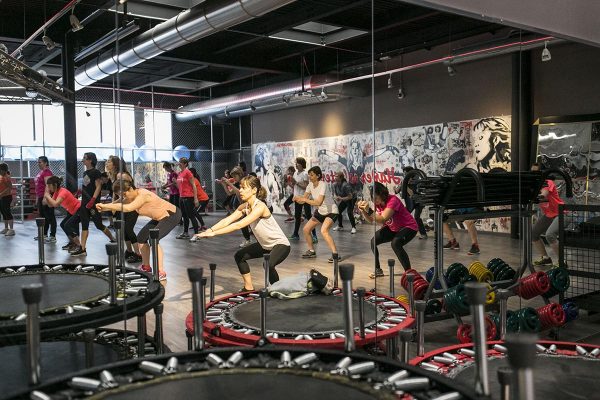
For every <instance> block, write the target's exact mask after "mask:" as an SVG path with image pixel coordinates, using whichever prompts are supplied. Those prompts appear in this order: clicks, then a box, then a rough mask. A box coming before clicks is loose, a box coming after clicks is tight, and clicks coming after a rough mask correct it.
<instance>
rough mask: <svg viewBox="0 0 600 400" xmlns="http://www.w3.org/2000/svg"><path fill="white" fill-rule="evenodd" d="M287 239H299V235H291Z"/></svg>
mask: <svg viewBox="0 0 600 400" xmlns="http://www.w3.org/2000/svg"><path fill="white" fill-rule="evenodd" d="M288 239H291V240H300V236H298V235H292V236H290V237H289V238H288Z"/></svg>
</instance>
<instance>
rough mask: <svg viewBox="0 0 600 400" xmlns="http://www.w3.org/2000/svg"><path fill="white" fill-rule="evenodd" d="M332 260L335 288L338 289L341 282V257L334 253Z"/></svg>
mask: <svg viewBox="0 0 600 400" xmlns="http://www.w3.org/2000/svg"><path fill="white" fill-rule="evenodd" d="M331 258H333V287H334V288H337V287H339V286H338V284H339V280H338V275H339V272H340V270H339V265H338V264H339V255H338V253H332V254H331Z"/></svg>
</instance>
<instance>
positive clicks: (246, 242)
mask: <svg viewBox="0 0 600 400" xmlns="http://www.w3.org/2000/svg"><path fill="white" fill-rule="evenodd" d="M251 244H252V241H251V240H244V241H243V242H242V243H240V248H242V247H246V246H248V245H251Z"/></svg>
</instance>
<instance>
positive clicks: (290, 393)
mask: <svg viewBox="0 0 600 400" xmlns="http://www.w3.org/2000/svg"><path fill="white" fill-rule="evenodd" d="M309 374H310V372H307V373H304V374H294V373H290V372H285V370H280V371H278V370H269V369H261V370H254V371H252V370H247V371H246V372H235V371H231V372H229V371H227V372H225V371H223V372H220V373H219V374H208V375H201V376H198V375H195V376H190V375H188V376H181V375H180V376H178V377H164V378H161V379H155V380H152V381H148V382H142V383H137V384H132V385H128V387H127V388H124V389H121V390H119V389H115V390H110V391H107V392H100V393H98V394H97V395H96V396H93V397H91V398H92V399H111V400H120V399H127V400H148V399H177V400H187V399H189V400H192V399H222V400H225V399H232V400H237V399H243V400H265V399H284V400H307V399H323V398H327V399H328V400H334V399H340V400H349V399H352V400H367V399H378V398H385V397H384V395H383V394H381V395H374V390H371V389H370V387H369V388H366V387H365V386H364V384H362V385H360V384H354V383H350V384H353V385H356V386H350V385H347V384H342V383H340V382H339V381H337V379H323V378H315V377H312V376H310V375H309ZM346 382H348V381H347V380H346ZM359 386H361V387H362V388H365V390H366V391H363V390H360V389H359V388H358V387H359ZM368 392H371V393H368Z"/></svg>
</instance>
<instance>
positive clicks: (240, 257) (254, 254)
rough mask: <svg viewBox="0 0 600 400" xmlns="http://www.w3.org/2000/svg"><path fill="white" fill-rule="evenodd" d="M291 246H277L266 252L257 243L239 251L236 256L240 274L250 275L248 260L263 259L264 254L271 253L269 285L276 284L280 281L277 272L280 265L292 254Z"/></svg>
mask: <svg viewBox="0 0 600 400" xmlns="http://www.w3.org/2000/svg"><path fill="white" fill-rule="evenodd" d="M290 249H291V248H290V246H286V245H284V244H276V245H275V247H273V249H272V250H265V249H263V248H262V246H261V245H260V243H258V242H255V243H252V244H250V245H248V246H246V247H243V248H241V249H239V250H238V251H237V252H236V253H235V255H234V258H235V262H236V264H237V266H238V269H239V270H240V274H242V275H245V274H249V273H250V266H249V265H248V262H247V261H248V260H251V259H253V258H262V256H263V255H264V254H267V253H270V254H271V258H270V259H269V283H275V282H277V281H278V280H279V274H278V273H277V271H276V270H275V267H276V266H277V265H278V264H281V262H283V260H285V259H286V258H287V256H288V255H289V254H290Z"/></svg>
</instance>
